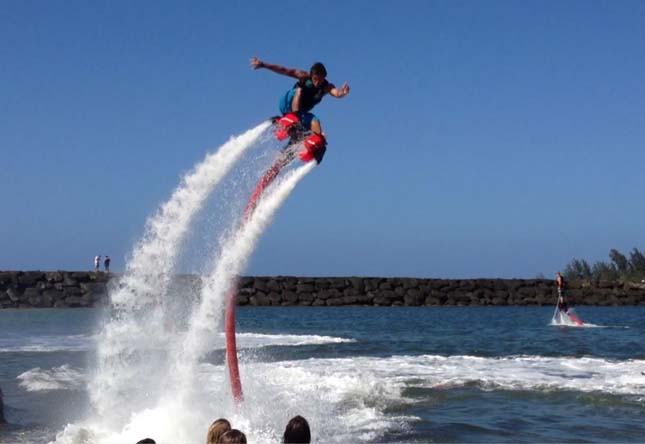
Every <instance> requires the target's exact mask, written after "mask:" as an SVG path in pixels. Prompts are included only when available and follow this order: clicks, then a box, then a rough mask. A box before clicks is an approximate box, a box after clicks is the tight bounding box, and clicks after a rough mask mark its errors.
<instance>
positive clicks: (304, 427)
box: [282, 415, 311, 444]
mask: <svg viewBox="0 0 645 444" xmlns="http://www.w3.org/2000/svg"><path fill="white" fill-rule="evenodd" d="M282 442H283V443H285V444H303V443H304V444H308V443H310V442H311V431H310V430H309V423H308V422H307V420H306V419H305V418H303V417H302V416H300V415H298V416H294V417H293V418H291V420H290V421H289V423H288V424H287V427H286V428H285V429H284V435H283V436H282Z"/></svg>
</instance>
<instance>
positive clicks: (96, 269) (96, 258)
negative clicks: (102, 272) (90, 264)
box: [94, 254, 101, 273]
mask: <svg viewBox="0 0 645 444" xmlns="http://www.w3.org/2000/svg"><path fill="white" fill-rule="evenodd" d="M100 266H101V256H100V255H98V254H97V255H96V256H94V272H95V273H98V272H99V267H100Z"/></svg>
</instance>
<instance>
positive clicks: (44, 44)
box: [0, 0, 645, 278]
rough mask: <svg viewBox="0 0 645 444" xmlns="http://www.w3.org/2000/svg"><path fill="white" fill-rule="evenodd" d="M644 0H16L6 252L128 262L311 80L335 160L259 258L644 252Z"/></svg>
mask: <svg viewBox="0 0 645 444" xmlns="http://www.w3.org/2000/svg"><path fill="white" fill-rule="evenodd" d="M644 54H645V2H642V1H628V0H623V1H619V2H612V1H564V2H563V1H533V2H520V1H486V2H483V1H426V0H424V1H407V2H395V1H351V2H340V1H338V2H289V1H285V2H279V3H276V2H253V3H252V2H212V1H204V2H165V1H136V2H132V1H49V2H45V1H28V0H20V1H3V2H2V3H1V4H0V58H1V60H2V62H1V63H0V165H1V167H0V196H1V199H0V208H1V210H0V269H5V270H6V269H14V270H15V269H42V270H55V269H89V268H91V263H92V259H93V257H94V255H95V254H97V253H100V254H105V253H107V254H109V255H111V256H112V258H113V268H115V269H117V270H119V269H122V268H123V261H124V257H125V255H126V254H128V252H129V251H130V250H131V248H132V245H133V242H135V241H136V240H137V239H138V238H139V237H140V235H141V234H142V230H143V227H144V223H145V220H146V218H147V216H149V215H150V214H151V213H152V212H153V211H154V210H155V208H157V206H158V205H159V204H160V203H162V202H164V201H165V200H166V199H167V198H168V197H169V195H170V193H171V192H172V190H173V189H174V187H175V186H176V185H177V184H178V181H179V178H180V177H181V175H182V174H183V173H185V172H186V171H188V170H189V169H190V168H191V167H192V166H193V165H195V164H196V163H197V162H199V161H201V160H202V159H203V157H204V155H205V154H206V153H207V152H209V151H212V150H214V149H216V148H217V147H218V146H219V145H221V144H222V143H223V142H224V141H226V140H227V139H228V138H229V137H230V136H231V135H233V134H238V133H240V132H242V131H244V130H246V129H248V128H250V127H253V126H255V125H256V124H258V123H259V122H260V121H261V120H263V119H264V118H266V117H267V116H270V115H273V114H275V113H276V108H277V100H278V98H279V96H280V95H281V94H282V93H283V92H284V91H286V90H287V89H288V88H289V87H290V86H291V84H292V80H290V79H288V78H286V77H281V76H278V75H275V74H272V73H270V72H268V71H253V70H251V69H250V68H249V59H250V57H251V56H253V55H257V56H258V57H260V58H262V59H264V60H266V61H270V62H275V63H279V64H283V65H287V66H293V67H299V68H303V69H307V68H308V67H309V66H310V64H311V63H312V62H314V61H318V60H319V61H322V62H324V63H325V65H326V66H327V69H328V72H329V79H330V80H331V81H332V82H335V83H336V84H338V85H340V84H342V83H343V82H344V81H347V82H349V83H350V85H351V88H352V91H351V94H350V95H349V96H347V97H346V98H344V99H342V100H336V99H334V98H331V97H329V98H326V99H325V100H324V101H323V102H322V103H321V104H320V105H319V106H318V107H317V109H316V113H317V114H318V115H319V116H320V118H321V120H322V123H323V127H324V129H325V130H326V132H327V134H328V136H329V149H328V152H327V156H326V158H325V162H324V163H323V164H322V165H321V166H320V168H316V169H315V170H314V171H313V172H312V173H311V174H309V175H308V176H307V177H306V178H305V180H304V181H303V182H302V183H301V184H300V185H299V187H298V189H296V191H295V192H294V193H293V195H292V196H291V197H290V198H289V201H288V202H287V203H286V205H285V206H284V207H283V208H282V209H281V211H280V213H279V214H278V216H277V217H276V219H275V220H274V222H273V224H272V226H271V228H270V229H269V230H268V231H267V232H266V234H265V236H264V238H263V239H262V241H261V244H260V245H259V247H258V249H257V251H256V253H255V255H254V257H253V260H252V262H251V266H250V269H249V270H248V273H250V274H256V275H260V274H263V275H273V274H291V275H386V276H419V277H446V278H458V277H534V276H536V275H537V274H538V273H544V274H545V275H547V276H551V275H552V274H553V273H554V272H555V271H556V270H558V269H561V268H563V267H564V266H565V265H566V263H568V262H569V261H570V260H571V259H572V258H573V257H582V258H585V259H587V260H589V261H590V262H593V261H596V260H607V253H608V251H609V249H610V248H618V249H619V250H621V251H623V252H625V253H626V252H627V251H628V250H630V249H631V248H633V247H638V248H640V249H644V248H645V239H644V235H645V199H644V198H645V196H644V192H643V190H644V189H645V187H644V182H645V179H644V172H645V86H644V85H645V82H644V79H645V57H644Z"/></svg>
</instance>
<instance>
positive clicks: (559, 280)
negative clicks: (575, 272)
mask: <svg viewBox="0 0 645 444" xmlns="http://www.w3.org/2000/svg"><path fill="white" fill-rule="evenodd" d="M555 284H556V286H557V287H558V310H559V311H560V313H562V314H563V315H566V316H568V317H569V319H571V320H572V321H573V322H575V323H576V324H578V325H585V324H584V322H582V321H581V320H580V319H579V318H578V317H577V316H576V315H574V314H573V312H570V311H569V306H568V305H567V301H566V299H565V294H564V289H565V287H566V282H565V281H564V277H563V276H562V274H561V273H560V272H559V271H558V272H557V273H556V274H555Z"/></svg>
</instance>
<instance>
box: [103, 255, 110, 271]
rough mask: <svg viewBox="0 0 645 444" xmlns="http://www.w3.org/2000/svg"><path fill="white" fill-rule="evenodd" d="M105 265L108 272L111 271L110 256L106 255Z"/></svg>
mask: <svg viewBox="0 0 645 444" xmlns="http://www.w3.org/2000/svg"><path fill="white" fill-rule="evenodd" d="M103 267H104V269H105V272H106V273H109V272H110V256H108V255H107V254H106V255H105V260H104V261H103Z"/></svg>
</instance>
